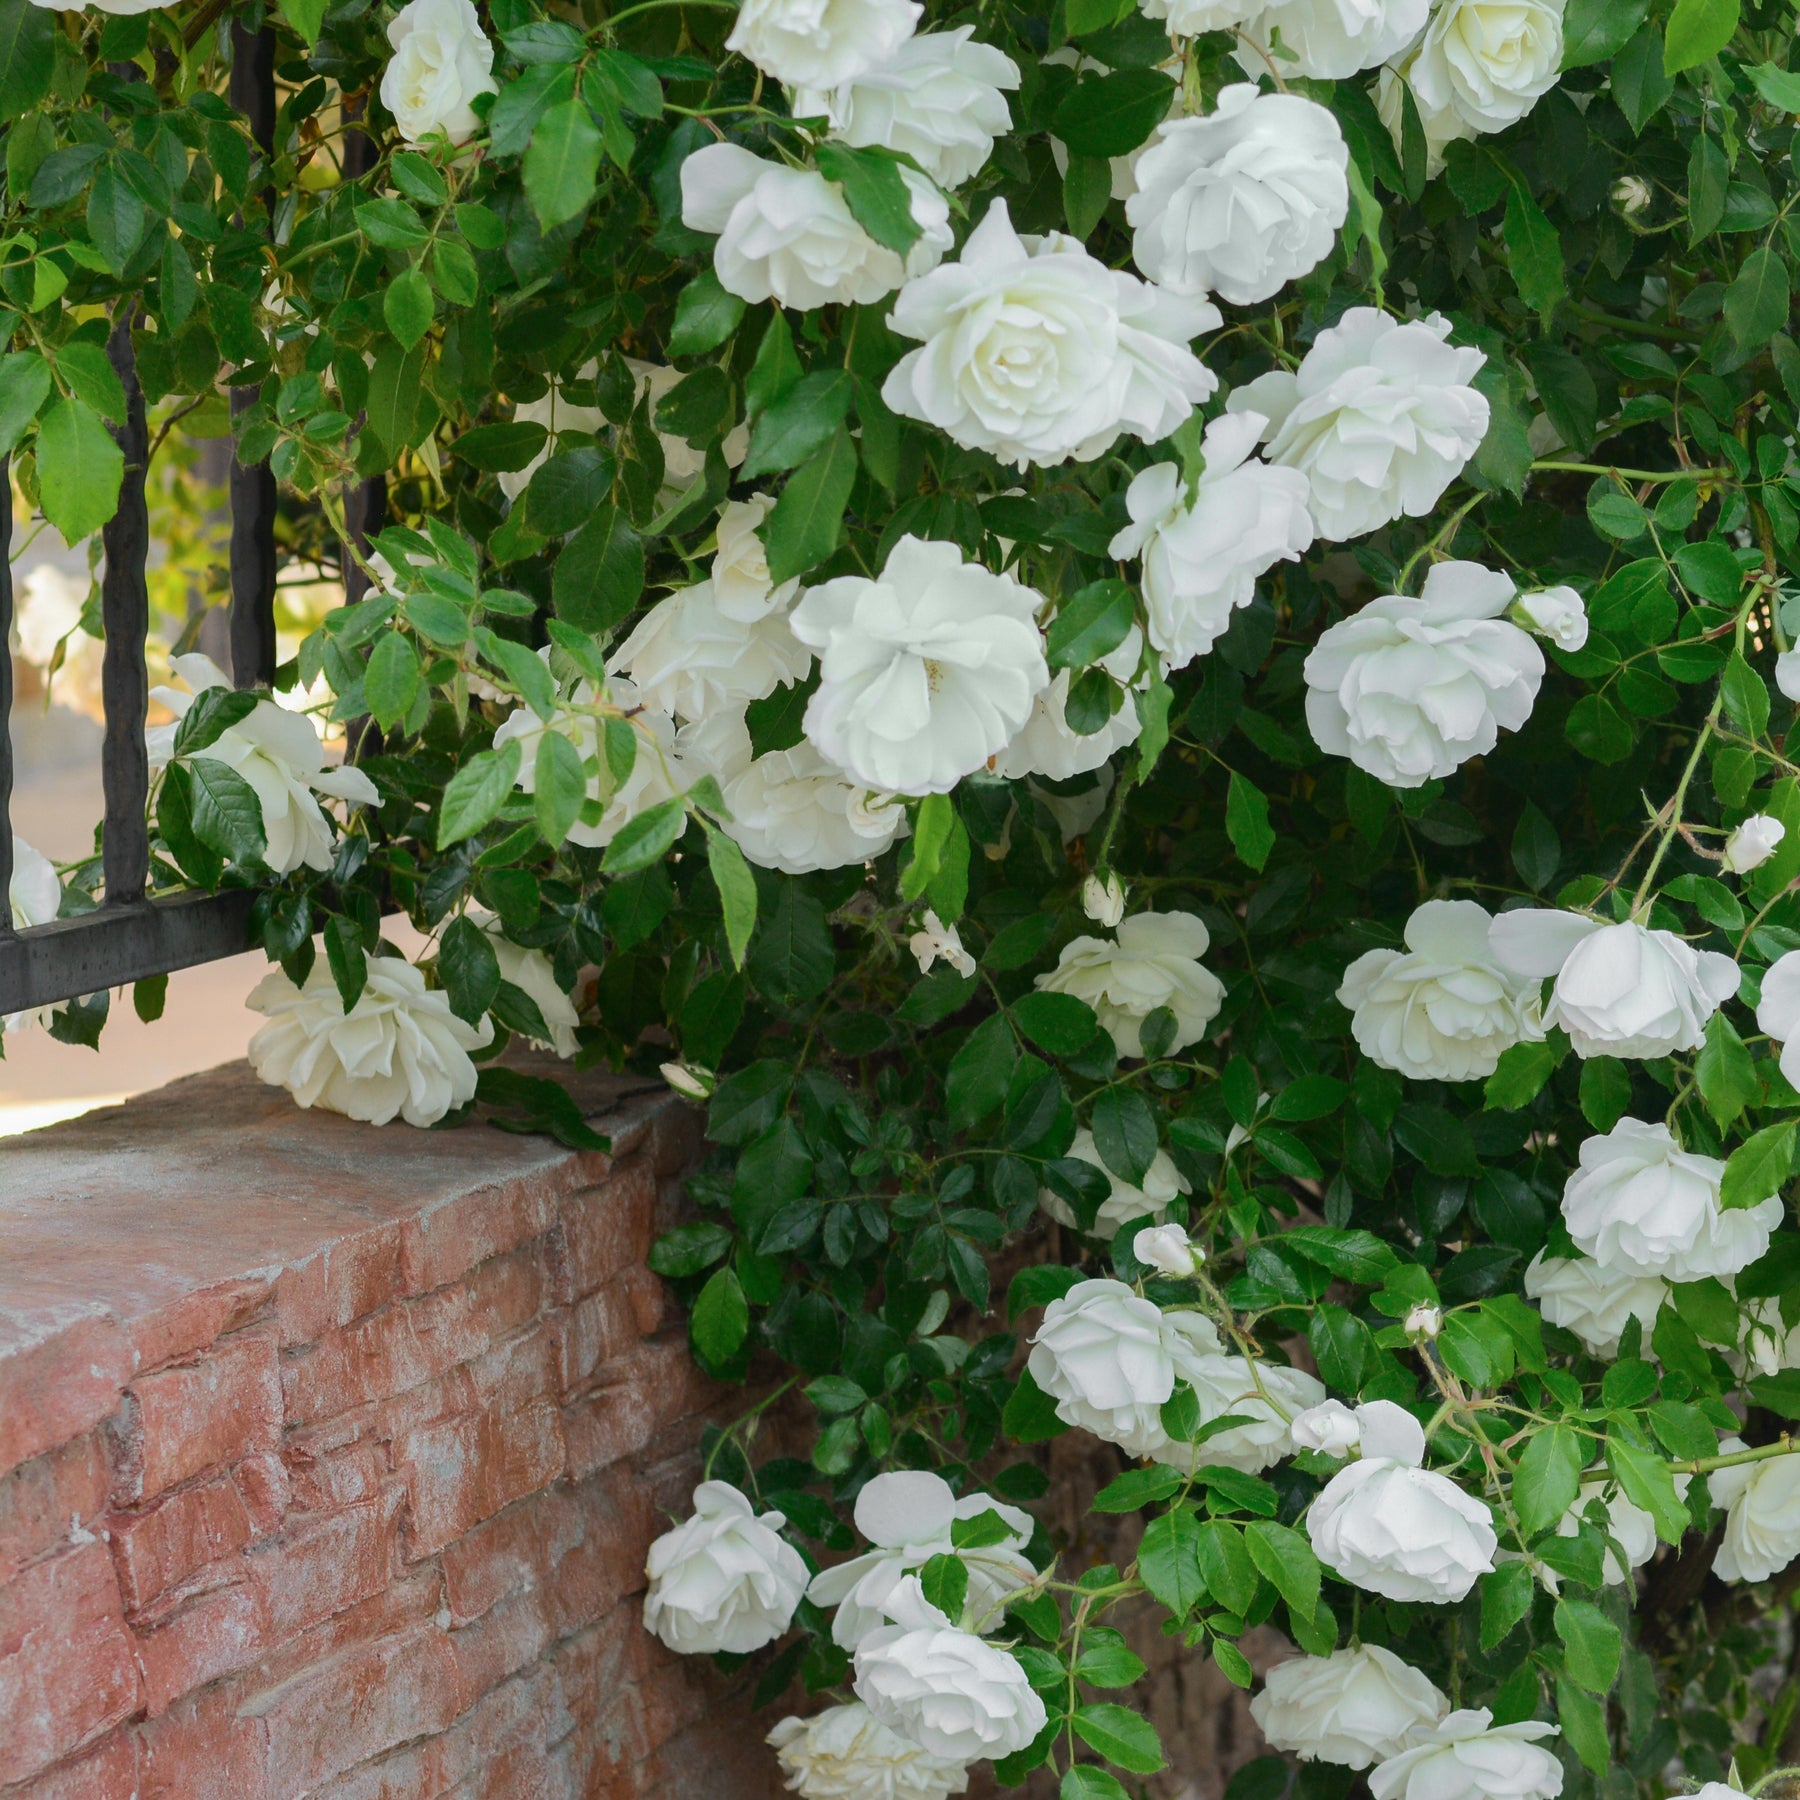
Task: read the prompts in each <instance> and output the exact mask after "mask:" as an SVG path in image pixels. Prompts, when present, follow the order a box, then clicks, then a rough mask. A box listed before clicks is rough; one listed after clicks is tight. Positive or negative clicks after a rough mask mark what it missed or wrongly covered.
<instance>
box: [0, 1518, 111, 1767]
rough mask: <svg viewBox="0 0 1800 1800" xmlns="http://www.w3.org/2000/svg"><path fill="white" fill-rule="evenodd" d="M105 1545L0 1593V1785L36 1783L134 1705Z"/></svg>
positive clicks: (28, 1573) (41, 1567) (68, 1553)
mask: <svg viewBox="0 0 1800 1800" xmlns="http://www.w3.org/2000/svg"><path fill="white" fill-rule="evenodd" d="M137 1698H138V1677H137V1667H136V1665H135V1664H134V1663H133V1661H132V1657H131V1640H130V1638H129V1637H128V1636H127V1635H126V1631H125V1621H124V1618H123V1617H122V1616H121V1612H120V1606H119V1584H118V1582H117V1581H116V1580H115V1579H114V1577H113V1565H112V1558H111V1556H109V1555H108V1554H107V1550H106V1546H105V1545H104V1544H102V1543H100V1542H98V1541H97V1540H96V1541H93V1542H90V1543H86V1544H77V1545H76V1546H75V1547H74V1548H73V1549H70V1550H65V1551H62V1552H60V1553H59V1554H58V1555H56V1556H53V1557H51V1558H49V1559H48V1560H47V1561H45V1562H40V1563H34V1564H33V1565H32V1566H31V1567H30V1568H28V1569H25V1570H23V1571H22V1572H21V1573H20V1574H18V1575H16V1576H14V1578H13V1579H12V1580H11V1581H10V1582H8V1583H7V1584H6V1586H5V1587H3V1588H0V1720H3V1721H4V1722H5V1730H4V1731H0V1784H3V1783H5V1782H8V1781H23V1780H24V1779H25V1778H26V1777H27V1776H28V1775H36V1774H38V1773H39V1772H40V1771H41V1770H43V1769H45V1768H48V1767H49V1766H50V1764H52V1763H54V1762H56V1761H57V1760H58V1759H59V1758H61V1757H64V1756H67V1755H68V1754H69V1753H70V1751H72V1750H77V1749H79V1748H80V1747H81V1746H82V1745H84V1744H86V1743H87V1742H88V1741H89V1740H90V1739H92V1738H93V1737H95V1736H96V1735H97V1734H98V1733H100V1732H102V1731H105V1730H107V1729H108V1728H109V1727H111V1726H113V1725H117V1724H118V1723H120V1721H121V1720H124V1719H127V1718H129V1717H130V1716H131V1714H132V1712H133V1711H134V1710H135V1708H136V1706H137Z"/></svg>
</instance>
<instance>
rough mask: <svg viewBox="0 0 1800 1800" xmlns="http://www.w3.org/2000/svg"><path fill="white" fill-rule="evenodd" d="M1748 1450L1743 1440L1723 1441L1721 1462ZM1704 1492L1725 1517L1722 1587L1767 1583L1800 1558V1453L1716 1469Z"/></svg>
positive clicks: (1718, 1563)
mask: <svg viewBox="0 0 1800 1800" xmlns="http://www.w3.org/2000/svg"><path fill="white" fill-rule="evenodd" d="M1745 1447H1746V1446H1745V1444H1744V1441H1743V1439H1742V1438H1735V1437H1729V1438H1721V1439H1720V1440H1719V1452H1720V1454H1721V1455H1723V1456H1734V1455H1736V1454H1737V1453H1738V1452H1739V1451H1740V1450H1743V1449H1744V1448H1745ZM1706 1487H1707V1492H1708V1493H1710V1494H1711V1495H1712V1500H1713V1504H1714V1505H1715V1506H1718V1507H1722V1508H1723V1509H1724V1512H1725V1541H1724V1542H1723V1543H1722V1544H1720V1546H1719V1552H1718V1554H1717V1555H1716V1556H1715V1557H1714V1558H1713V1573H1714V1574H1715V1575H1717V1576H1718V1577H1719V1579H1720V1580H1721V1581H1767V1580H1768V1579H1769V1577H1770V1576H1771V1575H1774V1574H1777V1573H1779V1571H1781V1570H1782V1569H1785V1568H1786V1567H1787V1566H1788V1564H1789V1563H1791V1562H1792V1561H1793V1560H1794V1558H1795V1557H1796V1556H1800V1451H1790V1452H1788V1453H1787V1454H1786V1455H1783V1456H1771V1457H1768V1458H1766V1459H1765V1460H1764V1461H1762V1462H1748V1463H1734V1464H1732V1465H1731V1466H1730V1467H1729V1468H1724V1469H1714V1470H1713V1471H1712V1473H1711V1474H1710V1475H1708V1476H1707V1478H1706Z"/></svg>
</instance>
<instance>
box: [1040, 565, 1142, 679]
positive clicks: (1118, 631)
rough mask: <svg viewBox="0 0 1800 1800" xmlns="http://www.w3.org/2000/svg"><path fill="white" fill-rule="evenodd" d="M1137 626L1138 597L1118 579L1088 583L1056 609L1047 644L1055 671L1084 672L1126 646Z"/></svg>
mask: <svg viewBox="0 0 1800 1800" xmlns="http://www.w3.org/2000/svg"><path fill="white" fill-rule="evenodd" d="M1136 623H1137V597H1136V595H1135V594H1134V593H1133V592H1132V590H1131V588H1130V587H1129V585H1128V584H1127V583H1125V582H1123V581H1120V580H1118V579H1117V578H1116V577H1113V576H1108V577H1107V578H1106V579H1105V580H1104V581H1093V582H1089V583H1088V585H1087V586H1086V587H1084V588H1080V589H1078V590H1077V591H1076V592H1075V593H1073V594H1071V595H1070V596H1069V598H1068V599H1067V600H1065V601H1063V603H1062V604H1061V605H1060V606H1059V607H1058V608H1057V609H1056V617H1055V618H1054V619H1052V620H1051V621H1050V630H1049V632H1048V633H1047V634H1046V637H1045V641H1044V653H1045V659H1046V660H1047V661H1048V663H1049V664H1050V667H1051V668H1052V669H1085V668H1087V667H1088V666H1089V665H1090V664H1092V663H1097V662H1098V661H1099V660H1100V659H1101V657H1103V656H1108V655H1110V654H1111V653H1112V652H1113V651H1114V650H1116V649H1118V647H1119V646H1120V645H1121V644H1122V643H1124V641H1125V638H1126V634H1127V633H1128V632H1129V631H1130V630H1131V628H1132V626H1133V625H1134V624H1136Z"/></svg>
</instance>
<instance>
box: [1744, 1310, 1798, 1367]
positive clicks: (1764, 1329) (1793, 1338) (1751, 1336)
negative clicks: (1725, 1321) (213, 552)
mask: <svg viewBox="0 0 1800 1800" xmlns="http://www.w3.org/2000/svg"><path fill="white" fill-rule="evenodd" d="M1743 1307H1744V1311H1745V1312H1746V1313H1747V1314H1748V1315H1749V1316H1748V1317H1747V1318H1746V1319H1745V1321H1744V1333H1743V1337H1742V1339H1741V1341H1740V1342H1739V1345H1738V1350H1737V1358H1736V1361H1735V1363H1734V1365H1733V1366H1734V1367H1736V1368H1738V1369H1740V1370H1742V1371H1743V1372H1744V1373H1746V1374H1754V1375H1779V1374H1780V1373H1781V1371H1782V1370H1783V1369H1800V1323H1796V1324H1793V1325H1789V1324H1788V1322H1787V1321H1786V1320H1785V1319H1784V1318H1783V1317H1782V1316H1781V1301H1780V1300H1779V1299H1778V1298H1776V1297H1775V1296H1773V1295H1771V1296H1770V1297H1769V1298H1768V1299H1766V1300H1747V1301H1745V1302H1744V1303H1743Z"/></svg>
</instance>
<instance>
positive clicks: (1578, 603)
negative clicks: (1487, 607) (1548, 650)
mask: <svg viewBox="0 0 1800 1800" xmlns="http://www.w3.org/2000/svg"><path fill="white" fill-rule="evenodd" d="M1512 616H1513V618H1514V619H1515V620H1516V621H1517V623H1519V624H1520V625H1523V626H1524V627H1525V629H1526V630H1527V631H1535V632H1537V633H1538V634H1539V635H1540V636H1541V637H1547V638H1548V639H1549V640H1550V641H1551V643H1553V644H1554V645H1555V646H1556V647H1557V648H1558V649H1559V650H1579V649H1580V648H1581V646H1582V645H1583V644H1585V643H1586V642H1587V640H1588V616H1587V607H1586V606H1585V605H1584V604H1583V603H1582V598H1581V596H1580V595H1579V594H1578V593H1576V591H1575V590H1574V589H1573V588H1572V587H1553V588H1544V589H1543V590H1542V591H1541V592H1539V593H1535V594H1521V595H1520V596H1519V597H1518V599H1517V600H1515V601H1514V602H1513V609H1512Z"/></svg>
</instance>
